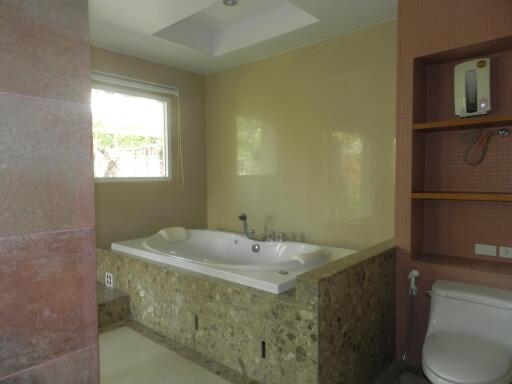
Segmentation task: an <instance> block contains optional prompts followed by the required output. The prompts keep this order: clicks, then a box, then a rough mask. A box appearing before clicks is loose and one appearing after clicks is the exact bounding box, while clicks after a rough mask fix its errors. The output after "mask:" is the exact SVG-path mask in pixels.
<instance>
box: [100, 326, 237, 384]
mask: <svg viewBox="0 0 512 384" xmlns="http://www.w3.org/2000/svg"><path fill="white" fill-rule="evenodd" d="M100 378H101V381H100V382H101V384H141V383H148V384H206V383H207V384H228V382H227V381H225V380H224V379H222V378H221V377H219V376H217V375H215V374H213V373H211V372H210V371H208V370H206V369H204V368H203V367H200V366H199V365H197V364H195V363H193V362H191V361H189V360H187V359H185V358H183V357H182V356H180V355H178V354H177V353H175V352H173V351H170V350H168V349H167V348H164V347H162V346H161V345H159V344H157V343H155V342H154V341H152V340H150V339H148V338H147V337H144V336H142V335H140V334H139V333H137V332H135V331H134V330H132V329H130V328H127V327H121V328H117V329H114V330H112V331H109V332H106V333H103V334H101V335H100Z"/></svg>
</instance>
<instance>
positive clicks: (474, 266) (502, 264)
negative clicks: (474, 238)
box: [413, 253, 512, 276]
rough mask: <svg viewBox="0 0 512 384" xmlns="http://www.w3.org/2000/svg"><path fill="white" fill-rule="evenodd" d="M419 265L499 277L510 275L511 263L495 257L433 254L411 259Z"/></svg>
mask: <svg viewBox="0 0 512 384" xmlns="http://www.w3.org/2000/svg"><path fill="white" fill-rule="evenodd" d="M413 260H414V261H416V262H419V263H426V264H433V265H440V266H443V267H452V268H462V269H469V270H474V271H483V272H488V273H496V274H501V275H509V276H510V275H512V262H511V260H509V259H504V258H497V257H485V256H483V257H475V258H473V257H462V256H448V255H439V254H433V253H423V254H420V255H419V256H416V257H414V258H413Z"/></svg>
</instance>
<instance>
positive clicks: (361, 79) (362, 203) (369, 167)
mask: <svg viewBox="0 0 512 384" xmlns="http://www.w3.org/2000/svg"><path fill="white" fill-rule="evenodd" d="M395 35H396V25H395V22H390V23H386V24H382V25H379V26H376V27H373V28H370V29H367V30H364V31H359V32H355V33H353V34H350V35H345V36H342V37H338V38H335V39H332V40H329V41H325V42H321V43H318V44H314V45H311V46H308V47H304V48H300V49H296V50H293V51H290V52H287V53H284V54H282V55H278V56H274V57H271V58H269V59H265V60H262V61H259V62H256V63H252V64H249V65H245V66H242V67H239V68H236V69H232V70H228V71H225V72H221V73H217V74H213V75H209V76H207V78H206V90H207V92H206V101H207V102H206V104H207V105H206V111H207V112H206V116H207V164H208V165H207V167H208V172H207V173H208V204H207V206H208V226H209V227H211V228H218V229H225V230H238V231H239V230H240V224H239V222H238V220H237V218H236V213H237V212H238V211H245V212H247V214H248V216H249V224H250V226H251V227H253V228H254V229H256V231H257V232H263V231H268V230H276V231H284V232H287V233H288V234H291V235H292V236H293V237H295V238H297V239H304V240H306V241H311V242H317V243H325V244H335V245H343V246H351V247H363V246H366V245H369V244H371V243H375V242H377V241H380V240H384V239H387V238H390V237H392V236H393V203H392V202H393V184H394V172H393V163H394V127H395V78H396V76H395V63H396V61H395V56H396V54H395V51H396V42H395Z"/></svg>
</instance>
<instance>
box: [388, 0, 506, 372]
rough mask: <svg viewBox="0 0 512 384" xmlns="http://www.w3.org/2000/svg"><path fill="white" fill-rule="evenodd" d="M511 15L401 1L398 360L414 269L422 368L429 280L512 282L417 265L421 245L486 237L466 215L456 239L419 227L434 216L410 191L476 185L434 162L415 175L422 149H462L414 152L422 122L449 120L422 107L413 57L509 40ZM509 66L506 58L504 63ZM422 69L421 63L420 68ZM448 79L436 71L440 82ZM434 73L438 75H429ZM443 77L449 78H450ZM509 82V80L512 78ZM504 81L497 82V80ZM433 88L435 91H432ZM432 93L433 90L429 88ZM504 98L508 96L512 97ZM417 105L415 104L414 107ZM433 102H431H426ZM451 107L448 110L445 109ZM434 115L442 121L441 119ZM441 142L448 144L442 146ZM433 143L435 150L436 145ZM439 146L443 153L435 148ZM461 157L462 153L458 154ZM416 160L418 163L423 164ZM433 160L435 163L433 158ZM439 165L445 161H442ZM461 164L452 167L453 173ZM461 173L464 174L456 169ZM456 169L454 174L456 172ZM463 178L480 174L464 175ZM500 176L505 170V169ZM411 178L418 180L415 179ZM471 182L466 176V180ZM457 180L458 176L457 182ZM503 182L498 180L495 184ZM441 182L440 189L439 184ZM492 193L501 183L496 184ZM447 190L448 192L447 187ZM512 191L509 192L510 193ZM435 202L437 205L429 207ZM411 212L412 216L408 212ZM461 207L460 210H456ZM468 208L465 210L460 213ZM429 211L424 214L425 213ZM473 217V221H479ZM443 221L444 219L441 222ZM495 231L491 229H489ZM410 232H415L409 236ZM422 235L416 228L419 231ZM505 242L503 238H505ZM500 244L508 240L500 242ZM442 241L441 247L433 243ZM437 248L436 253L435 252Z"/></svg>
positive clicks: (496, 6) (500, 2) (416, 351)
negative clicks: (417, 273)
mask: <svg viewBox="0 0 512 384" xmlns="http://www.w3.org/2000/svg"><path fill="white" fill-rule="evenodd" d="M511 14H512V2H511V1H509V0H493V1H487V0H450V1H445V0H429V1H424V0H400V1H399V12H398V69H397V70H398V76H397V81H398V83H397V131H396V140H397V141H396V164H397V165H396V194H395V200H396V204H395V207H396V211H395V212H396V213H395V237H396V242H397V246H398V258H397V260H398V261H397V262H398V269H397V270H398V274H397V279H398V283H397V289H398V293H397V301H398V302H397V356H399V355H400V354H401V353H402V352H403V347H404V339H405V329H406V327H405V325H406V316H407V310H408V297H407V289H408V282H407V273H408V272H409V270H410V269H411V268H416V269H418V270H419V271H420V273H421V277H420V289H421V292H422V293H420V295H419V297H418V305H417V308H416V309H417V310H416V313H415V318H414V322H413V326H414V328H413V330H414V331H413V334H414V337H413V343H412V344H413V345H412V350H411V361H412V362H415V363H417V364H419V363H420V361H421V360H420V358H421V346H422V343H423V337H424V333H425V330H426V324H427V320H428V314H429V300H428V299H427V298H426V297H425V296H424V294H423V292H424V291H425V290H426V289H428V288H430V286H431V285H432V282H433V281H434V280H436V279H440V278H444V279H451V280H457V281H466V282H472V283H476V284H483V285H489V286H497V287H504V288H510V289H512V278H511V277H510V275H502V274H498V273H494V272H491V271H486V270H477V269H474V268H461V267H455V266H453V265H445V264H441V263H439V264H435V263H428V262H421V261H417V260H414V259H413V256H417V254H415V253H416V252H417V251H418V249H420V250H421V248H422V246H425V247H426V250H436V249H440V248H441V246H440V245H446V243H447V241H448V240H449V238H448V237H447V236H457V237H460V239H459V241H461V242H463V243H466V242H467V240H468V237H470V236H471V237H472V236H475V233H479V232H481V226H480V227H478V225H477V226H473V225H469V228H467V230H465V229H464V228H466V227H467V220H468V218H467V215H465V216H461V218H460V220H458V221H457V223H453V220H452V223H451V224H452V228H453V225H455V228H457V229H459V231H457V230H455V231H456V232H452V234H451V235H448V234H445V233H441V231H442V230H443V229H445V230H446V229H447V228H446V227H443V223H442V222H439V225H440V226H441V228H439V231H438V232H437V233H435V232H433V231H427V232H426V233H424V231H423V230H422V227H423V225H424V223H425V220H432V215H431V214H432V212H426V211H427V210H424V209H423V207H422V206H421V205H422V204H423V203H419V204H417V203H414V204H413V202H412V201H411V191H412V190H413V188H414V189H416V188H417V187H418V186H421V185H422V184H424V185H423V186H425V187H426V186H432V187H433V186H440V184H439V183H440V182H442V183H443V185H441V186H446V187H447V188H450V187H452V188H454V189H455V188H458V187H467V188H472V187H474V185H469V184H467V183H475V182H474V181H471V182H469V181H462V180H457V179H449V178H448V176H444V175H445V174H444V173H443V172H444V170H446V175H447V174H448V171H450V172H452V171H454V170H453V169H449V170H448V169H446V168H443V167H445V165H441V164H439V163H436V162H431V163H430V165H429V166H428V167H429V168H426V169H424V170H420V173H419V174H416V175H413V173H412V164H413V153H414V154H415V157H416V159H414V161H422V158H424V156H426V155H425V153H424V152H423V150H422V149H421V146H422V145H423V146H429V145H430V147H428V148H427V149H431V148H434V150H437V151H438V152H439V153H440V154H441V156H446V157H448V156H452V157H453V156H455V154H454V152H453V149H454V148H455V146H458V145H459V144H458V143H457V142H456V141H455V138H453V140H451V141H450V142H449V143H448V144H447V145H448V146H451V147H450V148H447V147H442V146H441V143H433V142H432V141H434V140H435V136H432V138H431V139H429V140H426V142H422V141H421V140H419V141H416V145H415V148H414V152H413V145H412V144H413V132H412V129H411V128H412V127H411V125H412V122H413V120H415V121H422V120H424V119H428V118H431V117H432V118H434V117H436V118H437V117H448V116H447V115H446V111H443V110H439V111H433V110H432V109H431V110H429V111H427V110H426V108H419V107H418V105H419V104H420V103H427V98H425V97H420V96H418V95H416V100H415V103H413V100H414V98H415V95H414V92H413V91H414V89H415V88H416V89H418V87H419V89H428V82H426V79H421V78H420V79H418V78H416V81H415V79H414V76H415V72H414V60H415V58H418V57H422V56H425V55H431V54H434V53H439V52H443V51H446V50H450V49H455V48H459V47H464V46H468V45H472V44H478V43H482V42H485V41H489V40H494V39H499V38H506V37H510V36H512V23H510V15H511ZM507 60H508V58H507ZM417 65H418V64H417ZM443 73H444V74H446V73H445V72H443V71H442V73H439V74H438V75H440V76H441V77H442V76H443ZM431 75H435V74H431ZM445 77H446V76H445ZM508 78H509V79H510V77H508ZM498 81H500V80H498ZM431 86H432V85H431ZM429 92H433V89H432V87H431V88H430V90H429ZM507 95H509V96H510V95H511V94H510V92H509V93H507ZM498 99H499V100H505V101H506V97H504V98H501V99H500V97H498ZM415 104H416V105H415ZM427 104H428V103H427ZM499 105H500V108H501V109H502V111H503V112H504V111H505V108H506V107H505V106H504V104H503V103H499ZM447 108H448V107H447ZM436 114H437V115H436ZM445 143H446V142H445V141H444V140H443V144H442V145H445ZM432 144H434V146H432ZM435 145H438V148H437V149H435ZM502 145H505V144H502V143H499V144H497V145H496V147H495V149H496V151H498V153H500V152H501V153H503V149H502V148H501V146H502ZM459 153H460V151H459ZM493 156H497V155H496V154H490V157H489V159H488V161H489V162H490V163H492V162H493V161H496V160H495V159H494V158H493ZM418 159H419V160H418ZM429 160H431V159H429ZM439 161H441V159H440V160H439ZM452 166H453V167H455V166H456V165H455V164H454V165H450V167H452ZM458 169H459V170H460V168H458ZM456 170H457V169H456ZM464 172H469V173H470V172H478V171H473V170H471V171H470V170H467V171H464ZM499 172H506V170H505V171H502V170H500V171H499ZM413 176H414V177H413ZM469 176H471V175H469V174H468V177H469ZM502 176H503V175H496V172H492V173H490V174H486V175H485V178H486V179H485V181H480V185H481V186H485V185H487V183H495V184H496V183H498V184H499V185H498V187H499V186H502V187H503V188H506V187H507V186H506V185H505V184H502V183H506V181H503V180H501V179H502ZM452 177H453V176H452ZM496 180H498V181H496ZM436 183H437V184H436ZM492 187H493V188H494V187H496V185H493V186H492ZM448 190H449V189H448ZM508 192H510V190H509V191H508ZM432 204H434V203H432ZM452 207H453V206H452ZM428 208H429V209H430V208H432V209H437V210H438V212H439V214H442V208H443V207H441V206H434V205H432V207H430V206H429V207H428ZM413 209H414V213H415V214H414V216H412V215H411V212H412V211H413ZM452 209H457V208H452ZM462 209H464V208H462ZM474 212H475V213H476V214H477V215H478V217H479V220H481V219H485V218H487V219H488V218H489V216H490V217H491V220H492V218H497V217H499V213H498V212H497V210H496V209H494V208H493V207H484V208H482V209H476V210H475V211H474ZM424 213H425V215H423V214H424ZM475 217H476V216H475ZM500 220H502V221H503V220H504V222H505V225H506V226H507V227H510V212H508V210H507V212H505V217H504V218H503V219H500ZM438 221H439V220H438ZM491 225H494V224H491ZM411 228H414V229H415V231H414V232H412V231H411ZM418 229H419V230H418ZM500 233H501V235H500V236H501V237H503V236H504V234H503V233H502V232H500ZM500 240H504V237H503V238H500ZM436 243H437V244H436ZM438 245H439V247H438ZM459 250H460V253H461V254H463V255H464V254H467V253H468V249H467V248H465V249H464V248H459Z"/></svg>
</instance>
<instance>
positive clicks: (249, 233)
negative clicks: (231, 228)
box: [238, 212, 254, 238]
mask: <svg viewBox="0 0 512 384" xmlns="http://www.w3.org/2000/svg"><path fill="white" fill-rule="evenodd" d="M238 219H239V220H240V221H241V222H243V223H244V237H247V238H251V237H253V236H254V230H253V229H249V228H248V226H247V215H246V214H245V213H243V212H240V213H239V214H238Z"/></svg>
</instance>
